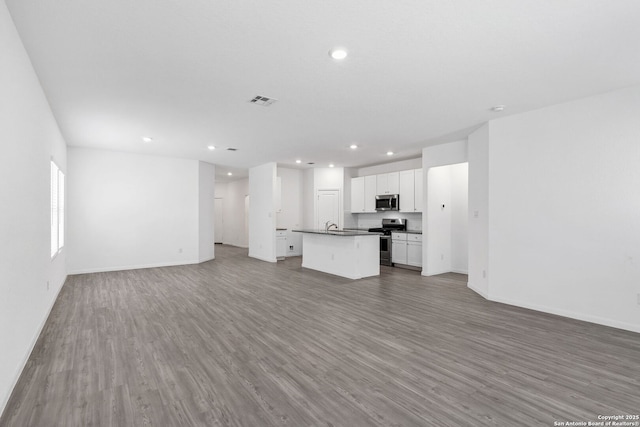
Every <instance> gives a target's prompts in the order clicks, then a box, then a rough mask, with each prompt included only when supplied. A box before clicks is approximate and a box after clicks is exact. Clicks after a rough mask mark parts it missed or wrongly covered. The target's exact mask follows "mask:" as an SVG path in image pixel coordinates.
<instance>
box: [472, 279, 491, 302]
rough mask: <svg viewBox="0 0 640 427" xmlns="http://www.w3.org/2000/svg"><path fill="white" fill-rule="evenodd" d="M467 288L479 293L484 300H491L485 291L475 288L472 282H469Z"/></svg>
mask: <svg viewBox="0 0 640 427" xmlns="http://www.w3.org/2000/svg"><path fill="white" fill-rule="evenodd" d="M467 288H469V289H471V290H472V291H473V292H475V293H477V294H478V295H480V296H481V297H482V298H484V299H489V294H488V293H486V292H485V291H482V290H480V288H478V287H477V286H475V285H474V284H473V283H471V282H467Z"/></svg>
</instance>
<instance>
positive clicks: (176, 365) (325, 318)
mask: <svg viewBox="0 0 640 427" xmlns="http://www.w3.org/2000/svg"><path fill="white" fill-rule="evenodd" d="M465 279H466V276H461V275H456V274H447V275H442V276H438V277H433V278H425V277H421V276H420V275H419V274H418V273H416V272H412V271H406V270H400V269H392V268H383V269H382V274H381V276H380V277H376V278H371V279H364V280H358V281H350V280H348V279H342V278H338V277H335V276H330V275H327V274H323V273H318V272H314V271H310V270H305V269H302V268H301V267H300V258H290V259H287V260H286V261H284V262H279V263H277V264H269V263H265V262H261V261H257V260H253V259H250V258H248V257H247V255H246V250H243V249H239V248H234V247H229V246H216V260H215V261H211V262H207V263H203V264H200V265H195V266H180V267H166V268H155V269H146V270H136V271H123V272H110V273H98V274H87V275H78V276H71V277H69V279H68V280H67V283H66V284H65V286H64V288H63V289H62V292H61V294H60V296H59V299H58V301H57V302H56V304H55V307H54V308H53V311H52V313H51V316H50V318H49V320H48V322H47V324H46V326H45V328H44V331H43V333H42V335H41V337H40V339H39V341H38V343H37V345H36V347H35V350H34V352H33V354H32V355H31V358H30V360H29V362H28V364H27V366H26V368H25V370H24V372H23V374H22V376H21V378H20V380H19V382H18V385H17V386H16V388H15V390H14V392H13V395H12V396H11V399H10V401H9V404H8V406H7V408H6V410H5V411H4V414H3V416H2V418H1V419H0V426H2V427H7V426H21V427H22V426H66V427H68V426H90V425H91V426H97V425H104V426H145V425H150V426H183V425H184V426H191V425H194V426H199V425H202V426H227V425H228V426H281V425H286V426H484V425H498V426H537V425H541V426H552V425H553V422H554V420H558V421H589V420H591V421H596V420H597V419H596V417H597V415H598V414H602V415H612V414H637V413H639V412H640V335H639V334H634V333H631V332H625V331H621V330H616V329H612V328H607V327H603V326H598V325H593V324H588V323H584V322H579V321H575V320H570V319H564V318H561V317H556V316H552V315H547V314H543V313H538V312H534V311H530V310H525V309H520V308H517V307H511V306H507V305H502V304H497V303H491V302H488V301H485V300H483V299H482V298H481V297H480V296H478V295H476V294H475V293H473V292H472V291H470V290H469V289H467V288H466V284H465V283H464V280H465Z"/></svg>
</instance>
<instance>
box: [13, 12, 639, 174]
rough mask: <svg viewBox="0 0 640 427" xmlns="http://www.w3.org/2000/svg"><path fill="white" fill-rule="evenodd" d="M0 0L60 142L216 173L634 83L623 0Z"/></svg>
mask: <svg viewBox="0 0 640 427" xmlns="http://www.w3.org/2000/svg"><path fill="white" fill-rule="evenodd" d="M6 3H7V5H8V7H9V10H10V12H11V14H12V16H13V18H14V21H15V23H16V26H17V28H18V31H19V32H20V35H21V37H22V40H23V42H24V44H25V46H26V48H27V51H28V52H29V55H30V57H31V60H32V62H33V65H34V67H35V69H36V72H37V73H38V75H39V77H40V80H41V82H42V85H43V87H44V90H45V92H46V94H47V96H48V98H49V101H50V103H51V107H52V109H53V111H54V114H55V115H56V117H57V119H58V122H59V124H60V127H61V130H62V132H63V134H64V136H65V138H66V140H67V143H68V144H69V145H72V146H86V147H96V148H105V149H113V150H122V151H129V152H138V153H154V154H160V155H169V156H178V157H185V158H192V159H200V160H204V161H208V162H211V163H215V164H217V165H221V167H219V168H218V171H219V173H222V174H225V175H226V172H227V170H233V171H235V172H236V176H237V175H242V174H243V170H244V169H245V168H247V167H252V166H256V165H259V164H262V163H266V162H278V164H280V165H283V166H290V167H296V165H295V163H294V161H295V159H296V158H300V159H302V160H303V161H304V162H308V161H313V162H315V163H316V166H326V165H327V164H328V163H330V162H333V163H335V164H336V165H337V166H364V165H371V164H376V163H383V162H387V161H390V160H392V159H394V160H395V159H400V158H407V157H415V156H417V155H419V153H420V150H421V148H422V147H424V146H426V145H429V144H433V143H435V142H442V141H445V140H447V139H454V138H456V137H460V136H465V135H466V134H467V133H468V132H469V129H473V128H474V127H475V126H477V125H478V124H480V123H483V122H485V121H487V120H490V119H492V118H496V117H498V116H499V115H500V114H501V115H507V114H514V113H518V112H522V111H527V110H531V109H535V108H538V107H542V106H546V105H551V104H555V103H559V102H563V101H567V100H571V99H576V98H580V97H583V96H588V95H591V94H596V93H601V92H605V91H608V90H612V89H617V88H621V87H625V86H631V85H637V84H640V49H639V48H640V43H639V42H640V25H639V23H640V1H637V0H615V1H612V0H563V1H558V0H455V1H445V0H439V1H434V0H396V1H388V0H384V1H383V0H322V1H320V0H317V1H311V0H307V1H304V0H302V1H301V0H271V1H264V0H234V1H230V0H229V1H220V0H190V1H178V0H135V1H131V0H109V1H98V0H64V1H60V0H6ZM335 46H345V47H346V48H347V49H348V51H349V56H348V58H347V59H346V60H344V61H342V62H336V61H335V60H333V59H331V58H330V57H329V56H328V51H329V50H330V49H331V48H333V47H335ZM255 95H264V96H269V97H274V98H277V99H278V102H277V103H275V104H273V105H272V106H270V107H260V106H256V105H253V104H251V103H249V102H248V101H249V100H250V99H251V98H253V97H254V96H255ZM497 104H506V105H507V109H506V110H505V111H504V112H503V113H494V112H491V111H490V108H491V107H492V106H494V105H497ZM145 135H149V136H152V137H153V138H154V141H153V142H152V143H150V144H144V143H143V142H142V141H141V136H145ZM354 142H355V143H357V144H358V145H360V148H359V149H358V150H357V151H352V150H350V149H349V148H348V146H349V144H351V143H354ZM209 144H213V145H215V146H217V147H218V149H217V150H215V151H213V152H210V151H209V150H207V148H206V147H207V145H209ZM227 147H235V148H237V149H238V151H237V152H233V153H232V152H228V151H225V148H227ZM388 150H393V151H394V152H396V153H397V154H396V155H395V156H394V157H393V158H390V157H388V156H386V154H385V153H386V152H387V151H388Z"/></svg>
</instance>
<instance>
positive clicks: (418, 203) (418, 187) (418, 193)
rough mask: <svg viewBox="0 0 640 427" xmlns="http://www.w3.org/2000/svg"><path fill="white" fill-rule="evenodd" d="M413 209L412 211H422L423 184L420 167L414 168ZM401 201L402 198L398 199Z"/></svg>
mask: <svg viewBox="0 0 640 427" xmlns="http://www.w3.org/2000/svg"><path fill="white" fill-rule="evenodd" d="M414 182H415V193H414V194H415V201H414V204H415V209H414V212H422V200H423V196H424V193H423V185H422V169H416V170H415V181H414ZM400 203H402V200H400Z"/></svg>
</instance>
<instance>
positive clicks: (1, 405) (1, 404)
mask: <svg viewBox="0 0 640 427" xmlns="http://www.w3.org/2000/svg"><path fill="white" fill-rule="evenodd" d="M67 277H68V275H65V276H64V278H63V279H62V283H59V284H58V291H57V292H56V295H55V297H54V298H53V300H51V305H49V309H48V310H47V315H46V316H44V319H43V320H42V322H41V323H40V325H39V326H38V331H37V332H36V334H35V335H34V336H33V338H32V339H31V345H30V346H29V351H27V354H26V355H25V357H24V360H23V361H22V363H21V366H20V369H19V370H18V372H17V373H16V375H15V377H14V379H13V384H11V391H10V392H9V394H7V397H6V398H5V399H4V401H3V402H0V417H2V413H3V412H4V410H5V409H6V407H7V403H9V399H10V398H11V394H12V393H13V390H14V389H15V388H16V385H17V384H18V380H20V376H21V375H22V372H23V371H24V368H25V367H26V366H27V362H28V361H29V357H31V353H33V349H34V348H35V346H36V343H37V342H38V338H40V334H41V333H42V330H43V329H44V325H46V324H47V320H49V316H50V315H51V310H53V306H54V305H55V303H56V301H58V295H60V291H62V287H63V286H64V283H65V282H66V281H67Z"/></svg>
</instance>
